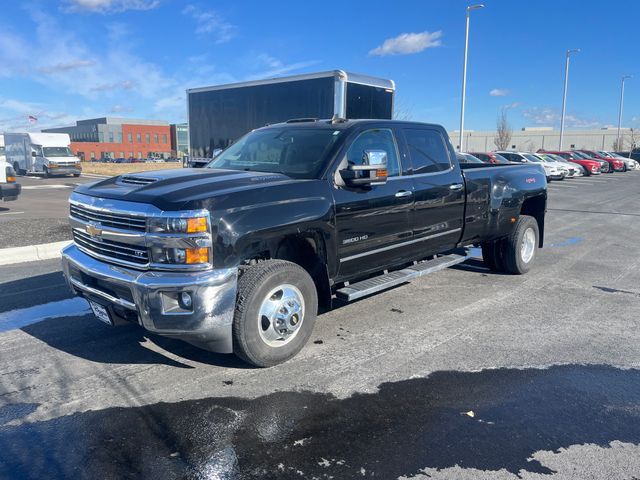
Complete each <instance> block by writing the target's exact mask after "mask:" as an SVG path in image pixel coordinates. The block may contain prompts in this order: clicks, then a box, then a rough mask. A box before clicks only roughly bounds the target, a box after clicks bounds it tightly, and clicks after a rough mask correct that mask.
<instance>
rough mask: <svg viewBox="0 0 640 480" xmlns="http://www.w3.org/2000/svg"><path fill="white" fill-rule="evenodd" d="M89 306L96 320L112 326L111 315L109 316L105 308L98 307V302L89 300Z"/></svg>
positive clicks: (102, 306)
mask: <svg viewBox="0 0 640 480" xmlns="http://www.w3.org/2000/svg"><path fill="white" fill-rule="evenodd" d="M89 306H90V307H91V311H93V314H94V315H95V317H96V318H97V319H98V320H100V321H101V322H103V323H106V324H107V325H110V326H113V320H112V319H111V315H110V314H109V310H108V309H107V307H105V306H104V305H100V304H99V303H98V302H94V301H93V300H89Z"/></svg>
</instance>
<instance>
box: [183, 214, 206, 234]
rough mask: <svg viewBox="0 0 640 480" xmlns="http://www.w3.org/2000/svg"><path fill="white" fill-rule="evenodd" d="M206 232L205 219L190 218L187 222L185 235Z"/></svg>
mask: <svg viewBox="0 0 640 480" xmlns="http://www.w3.org/2000/svg"><path fill="white" fill-rule="evenodd" d="M206 231H207V219H206V218H205V217H198V218H190V219H188V220H187V233H198V232H206Z"/></svg>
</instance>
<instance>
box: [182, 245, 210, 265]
mask: <svg viewBox="0 0 640 480" xmlns="http://www.w3.org/2000/svg"><path fill="white" fill-rule="evenodd" d="M186 254H187V258H186V262H185V263H186V264H189V265H191V264H194V263H207V262H208V261H209V249H208V248H187V249H186Z"/></svg>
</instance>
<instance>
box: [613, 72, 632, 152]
mask: <svg viewBox="0 0 640 480" xmlns="http://www.w3.org/2000/svg"><path fill="white" fill-rule="evenodd" d="M627 78H633V75H623V76H622V82H621V83H622V85H621V86H620V110H619V112H618V135H617V136H616V149H617V150H622V145H620V126H621V125H622V105H623V104H624V81H625V80H626V79H627Z"/></svg>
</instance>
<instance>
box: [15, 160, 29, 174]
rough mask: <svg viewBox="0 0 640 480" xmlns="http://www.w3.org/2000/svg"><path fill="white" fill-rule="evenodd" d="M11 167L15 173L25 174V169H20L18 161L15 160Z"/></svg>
mask: <svg viewBox="0 0 640 480" xmlns="http://www.w3.org/2000/svg"><path fill="white" fill-rule="evenodd" d="M13 169H14V170H15V172H16V175H20V176H21V177H24V176H25V175H26V174H27V171H26V170H22V169H21V168H20V165H18V162H15V163H14V164H13Z"/></svg>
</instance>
